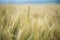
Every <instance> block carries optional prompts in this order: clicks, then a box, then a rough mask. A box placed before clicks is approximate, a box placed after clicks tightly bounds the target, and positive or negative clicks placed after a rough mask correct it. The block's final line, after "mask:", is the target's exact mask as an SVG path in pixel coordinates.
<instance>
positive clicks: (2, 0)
mask: <svg viewBox="0 0 60 40" xmlns="http://www.w3.org/2000/svg"><path fill="white" fill-rule="evenodd" d="M44 2H45V3H46V2H48V3H49V2H54V3H60V0H0V4H1V3H44Z"/></svg>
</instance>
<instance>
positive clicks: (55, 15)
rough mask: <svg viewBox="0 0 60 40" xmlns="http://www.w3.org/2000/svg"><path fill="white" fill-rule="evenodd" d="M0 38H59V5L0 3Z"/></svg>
mask: <svg viewBox="0 0 60 40" xmlns="http://www.w3.org/2000/svg"><path fill="white" fill-rule="evenodd" d="M0 40H60V6H59V5H20V6H18V5H9V6H7V5H6V6H3V5H1V6H0Z"/></svg>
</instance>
